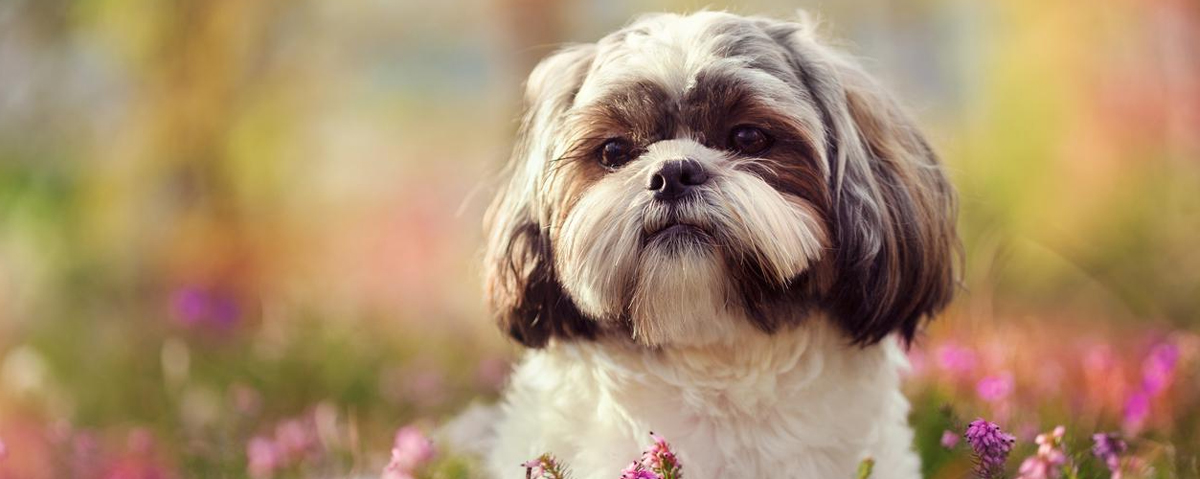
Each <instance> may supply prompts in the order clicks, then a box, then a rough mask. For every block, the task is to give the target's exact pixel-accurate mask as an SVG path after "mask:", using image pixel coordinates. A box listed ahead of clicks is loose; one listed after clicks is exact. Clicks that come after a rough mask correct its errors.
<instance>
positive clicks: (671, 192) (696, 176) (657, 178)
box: [647, 159, 708, 201]
mask: <svg viewBox="0 0 1200 479" xmlns="http://www.w3.org/2000/svg"><path fill="white" fill-rule="evenodd" d="M706 181H708V172H706V171H704V166H703V165H701V164H700V162H699V161H696V160H692V159H685V160H671V161H668V162H665V163H663V164H662V168H660V169H659V170H658V172H656V173H654V174H653V175H651V176H650V184H649V185H647V188H648V189H649V190H650V191H653V192H654V198H656V199H660V200H665V201H670V200H676V199H679V198H683V197H685V196H687V195H688V194H690V193H691V192H692V187H693V186H700V185H703V184H704V182H706Z"/></svg>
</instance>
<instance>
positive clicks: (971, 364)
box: [936, 343, 975, 375]
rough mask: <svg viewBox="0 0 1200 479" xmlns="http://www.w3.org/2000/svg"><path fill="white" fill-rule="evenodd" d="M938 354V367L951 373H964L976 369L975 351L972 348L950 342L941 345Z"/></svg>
mask: <svg viewBox="0 0 1200 479" xmlns="http://www.w3.org/2000/svg"><path fill="white" fill-rule="evenodd" d="M936 354H937V364H938V367H940V368H942V369H943V370H945V371H947V372H949V373H952V374H957V375H962V374H966V373H969V372H971V370H973V369H975V351H972V350H971V348H967V347H963V346H959V345H957V344H954V343H950V344H945V345H942V346H941V347H939V348H938V349H937V352H936Z"/></svg>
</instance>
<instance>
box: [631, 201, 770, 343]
mask: <svg viewBox="0 0 1200 479" xmlns="http://www.w3.org/2000/svg"><path fill="white" fill-rule="evenodd" d="M640 256H641V262H640V263H639V264H638V267H637V268H638V271H637V281H636V285H635V286H634V291H633V295H632V299H631V301H630V308H629V319H630V323H631V326H632V328H633V339H635V340H636V341H637V342H639V343H641V344H644V345H647V346H699V345H705V344H710V343H714V342H720V341H728V340H731V339H733V338H735V337H737V336H738V335H742V334H761V333H758V331H757V330H756V329H755V328H753V326H752V325H751V324H750V322H749V321H747V319H746V318H745V317H744V315H745V311H744V308H743V307H742V306H741V303H740V301H738V300H737V299H736V298H735V297H734V294H735V291H734V286H733V284H732V283H731V282H730V278H731V275H730V272H729V271H728V264H727V261H726V259H725V257H724V256H723V254H722V252H721V250H720V248H719V247H718V245H717V244H716V242H715V239H714V236H713V234H712V233H710V232H709V231H707V230H705V229H704V228H701V227H698V226H695V225H689V224H674V225H670V226H667V227H666V228H663V229H662V230H660V231H658V232H656V233H654V234H653V235H651V236H649V237H648V238H647V242H646V245H645V246H644V248H643V250H642V252H641V255H640Z"/></svg>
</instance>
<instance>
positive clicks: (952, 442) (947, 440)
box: [942, 430, 961, 449]
mask: <svg viewBox="0 0 1200 479" xmlns="http://www.w3.org/2000/svg"><path fill="white" fill-rule="evenodd" d="M959 439H961V438H960V437H959V436H958V434H955V433H954V431H950V430H946V431H942V447H944V448H946V449H954V446H957V445H958V440H959Z"/></svg>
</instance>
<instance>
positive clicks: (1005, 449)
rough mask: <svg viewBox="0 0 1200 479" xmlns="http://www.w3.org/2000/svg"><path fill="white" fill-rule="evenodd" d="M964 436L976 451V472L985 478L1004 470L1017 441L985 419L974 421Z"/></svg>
mask: <svg viewBox="0 0 1200 479" xmlns="http://www.w3.org/2000/svg"><path fill="white" fill-rule="evenodd" d="M963 437H965V438H966V439H967V444H970V445H971V449H972V450H973V451H974V452H975V474H976V475H978V476H979V477H981V478H984V479H987V478H991V477H994V476H996V475H998V474H1000V473H1001V472H1003V470H1004V462H1005V461H1006V460H1008V453H1009V452H1011V451H1012V446H1013V443H1014V442H1016V438H1014V437H1013V436H1012V435H1011V434H1007V433H1005V432H1004V431H1002V430H1000V426H997V425H995V424H993V423H990V422H987V421H985V420H983V419H976V420H974V421H972V422H971V424H970V425H968V426H967V432H966V434H964V435H963Z"/></svg>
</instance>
